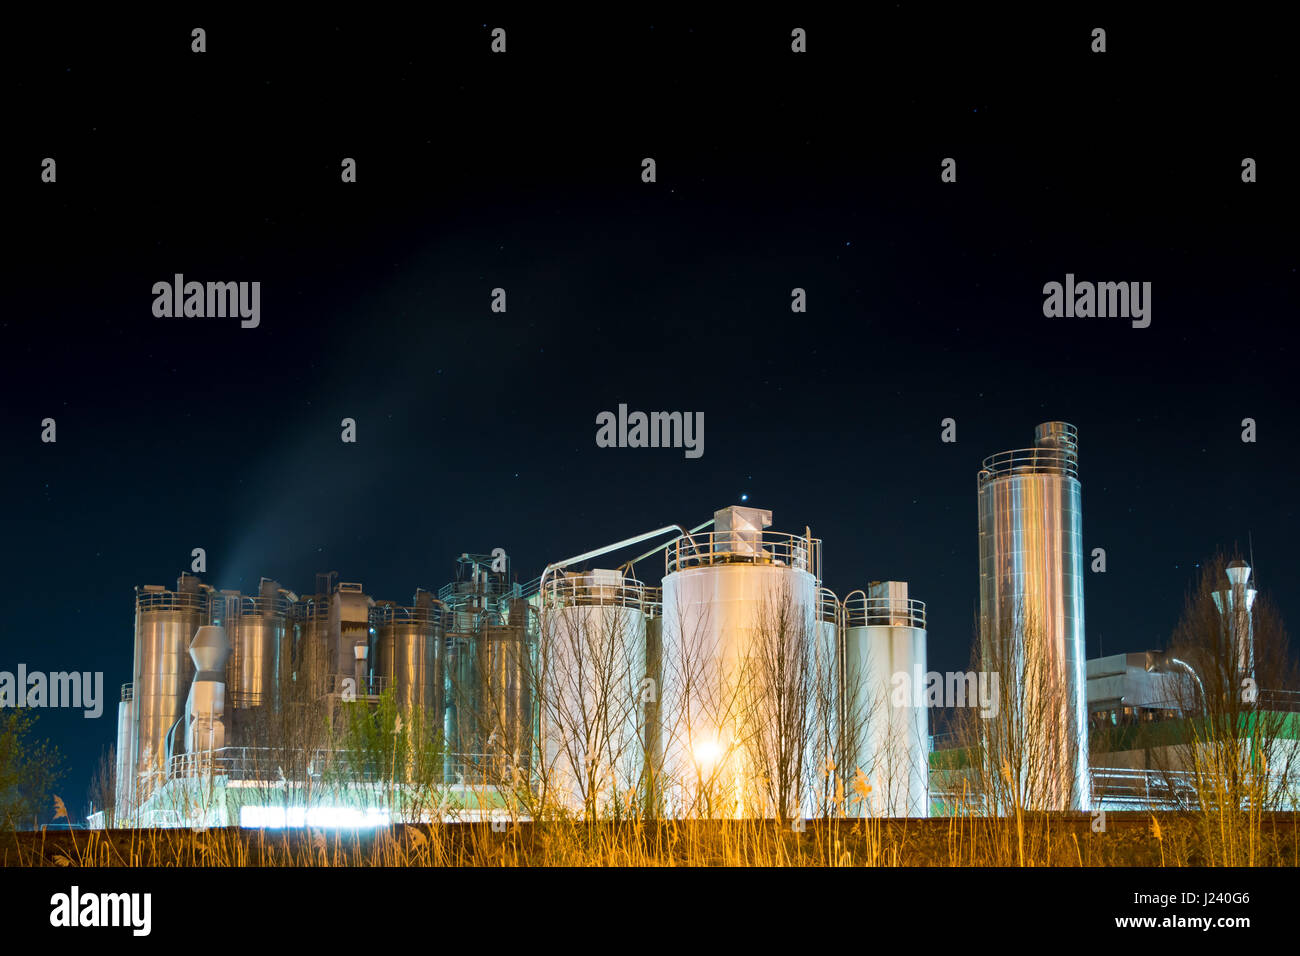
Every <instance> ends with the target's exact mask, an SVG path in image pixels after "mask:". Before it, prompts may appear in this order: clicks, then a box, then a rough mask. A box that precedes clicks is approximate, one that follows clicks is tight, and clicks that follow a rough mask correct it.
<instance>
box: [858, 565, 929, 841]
mask: <svg viewBox="0 0 1300 956" xmlns="http://www.w3.org/2000/svg"><path fill="white" fill-rule="evenodd" d="M844 624H845V627H844V701H845V704H844V721H845V737H844V741H845V742H844V749H845V755H846V758H847V759H846V760H845V762H844V767H843V771H842V778H843V779H844V782H845V790H846V791H847V794H846V795H847V796H848V797H849V798H850V799H849V811H850V812H851V813H853V814H855V815H862V816H888V817H926V816H929V815H930V718H929V711H928V709H927V706H926V701H925V697H924V696H923V692H924V690H925V683H924V682H925V675H926V673H927V672H926V632H925V605H924V604H923V603H922V602H920V601H913V600H910V599H909V598H908V596H907V584H906V583H905V582H902V581H883V582H876V583H873V584H872V585H870V587H869V588H868V589H867V591H865V592H864V591H854V592H853V593H851V594H850V595H849V596H848V597H846V598H845V599H844ZM859 772H861V774H862V778H861V779H862V782H863V783H865V784H866V785H868V786H870V787H871V790H870V792H868V793H864V792H863V791H862V790H860V789H859V788H857V786H856V783H857V782H858V777H857V775H858V773H859Z"/></svg>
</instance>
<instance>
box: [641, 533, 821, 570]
mask: <svg viewBox="0 0 1300 956" xmlns="http://www.w3.org/2000/svg"><path fill="white" fill-rule="evenodd" d="M821 550H822V542H821V539H820V538H805V537H804V536H803V535H798V534H788V533H786V532H782V531H761V532H760V531H708V532H697V533H696V534H687V535H682V536H681V537H679V538H677V539H676V540H675V541H672V542H670V543H669V545H668V547H667V548H666V549H665V550H664V573H665V574H672V573H673V572H674V571H682V570H685V569H686V568H700V567H709V566H712V565H720V564H769V565H775V566H777V567H788V568H795V569H797V570H800V571H809V572H811V573H812V575H813V576H814V577H816V578H817V579H818V580H820V579H821Z"/></svg>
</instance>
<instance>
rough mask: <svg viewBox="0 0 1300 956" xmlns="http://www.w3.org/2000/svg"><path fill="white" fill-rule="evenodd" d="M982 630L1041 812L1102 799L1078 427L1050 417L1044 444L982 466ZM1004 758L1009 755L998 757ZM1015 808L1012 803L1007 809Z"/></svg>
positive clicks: (1029, 797) (1027, 784) (1024, 787)
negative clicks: (1093, 785)
mask: <svg viewBox="0 0 1300 956" xmlns="http://www.w3.org/2000/svg"><path fill="white" fill-rule="evenodd" d="M978 485H979V544H980V635H981V644H982V650H983V654H984V659H985V662H986V663H985V666H986V667H987V668H989V669H990V670H992V671H993V672H995V673H997V674H998V677H999V682H1000V684H1001V700H1002V706H1003V707H1012V708H1015V710H1014V712H1013V714H1014V715H1015V716H1013V717H1012V720H1013V721H1014V723H1015V724H1016V726H1019V727H1023V728H1024V730H1023V732H1015V733H1014V734H1013V736H1015V737H1016V738H1017V739H1014V740H1008V741H1005V742H1003V743H1001V744H999V745H998V746H999V747H1000V748H1002V749H1004V750H1005V751H1006V752H1007V754H1009V755H1010V758H1009V759H1013V760H1014V759H1015V755H1016V752H1017V751H1018V752H1019V758H1018V759H1019V762H1020V764H1021V766H1022V768H1023V770H1022V772H1021V773H1020V774H1019V775H1018V779H1019V780H1020V783H1019V784H1018V788H1019V790H1020V797H1019V799H1020V800H1021V802H1022V803H1023V804H1024V805H1026V806H1028V807H1030V808H1031V809H1043V810H1085V809H1088V808H1089V806H1090V792H1089V789H1090V788H1089V777H1088V736H1087V734H1088V725H1087V719H1086V705H1087V698H1086V686H1087V685H1086V678H1085V668H1086V649H1085V645H1084V630H1083V512H1082V505H1081V503H1080V495H1081V491H1080V485H1079V479H1078V438H1077V433H1076V431H1075V429H1074V426H1072V425H1068V424H1066V423H1065V422H1044V423H1043V424H1041V425H1039V426H1038V427H1037V428H1036V429H1035V443H1034V447H1033V448H1027V449H1020V450H1017V451H1009V452H1002V453H1000V454H998V455H993V456H991V457H989V458H987V459H985V461H984V466H983V468H982V469H981V471H980V473H979V478H978ZM996 759H1001V758H996ZM1002 809H1006V808H1002Z"/></svg>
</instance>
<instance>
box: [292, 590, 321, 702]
mask: <svg viewBox="0 0 1300 956" xmlns="http://www.w3.org/2000/svg"><path fill="white" fill-rule="evenodd" d="M292 614H293V622H294V629H295V631H296V634H297V637H296V641H295V643H296V645H297V646H296V648H295V649H294V654H293V672H292V675H291V679H290V680H289V681H286V682H285V683H284V685H283V688H284V692H285V693H290V694H292V695H293V696H294V697H295V698H297V699H302V700H309V699H312V698H314V697H316V696H318V695H320V694H322V693H324V691H325V688H326V687H327V686H328V677H329V674H330V673H331V670H330V666H331V661H330V597H329V595H328V594H315V595H313V596H312V597H309V598H305V599H303V600H301V601H299V602H298V603H297V604H295V605H294V606H293V608H292Z"/></svg>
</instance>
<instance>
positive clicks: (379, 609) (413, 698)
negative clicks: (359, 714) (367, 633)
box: [375, 603, 443, 731]
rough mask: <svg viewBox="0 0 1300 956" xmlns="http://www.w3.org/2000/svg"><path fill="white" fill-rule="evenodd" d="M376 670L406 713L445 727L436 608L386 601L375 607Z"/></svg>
mask: <svg viewBox="0 0 1300 956" xmlns="http://www.w3.org/2000/svg"><path fill="white" fill-rule="evenodd" d="M375 611H376V614H375V622H376V629H377V630H378V632H379V663H378V668H377V673H378V675H379V677H380V679H381V686H382V687H384V688H385V689H389V688H391V689H392V691H393V695H394V697H395V699H396V701H397V706H398V707H399V708H401V710H402V711H403V713H406V714H414V713H419V714H420V715H422V718H423V719H424V720H425V722H426V723H428V724H430V725H432V726H435V727H437V729H438V730H439V731H441V730H442V709H443V707H442V680H443V679H442V643H443V642H442V633H441V629H440V627H439V621H438V612H437V609H436V608H435V607H434V606H432V605H428V606H424V607H421V606H418V605H417V606H412V607H400V606H398V605H395V604H390V603H383V604H380V605H377V606H376V608H375Z"/></svg>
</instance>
